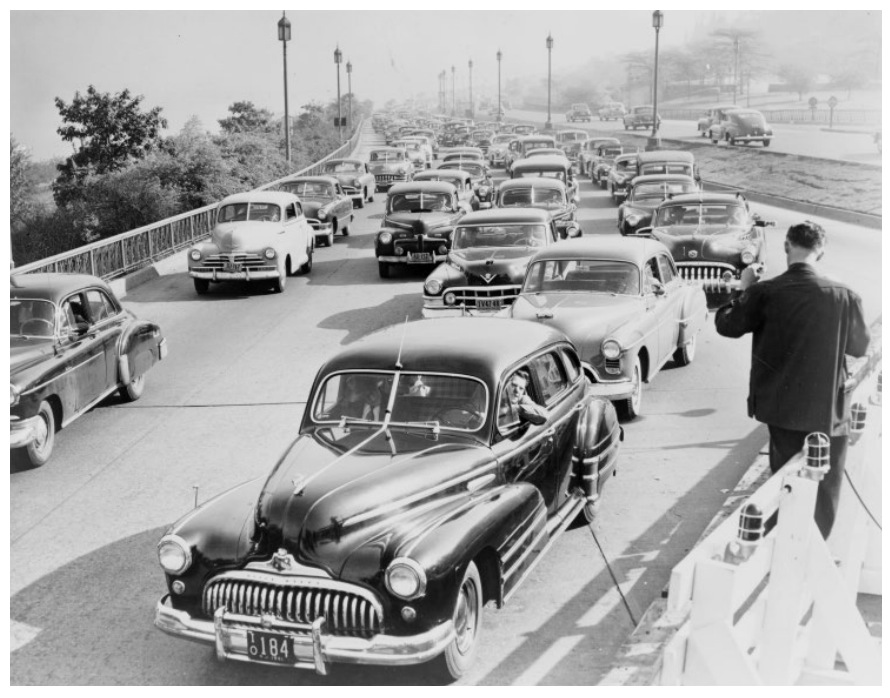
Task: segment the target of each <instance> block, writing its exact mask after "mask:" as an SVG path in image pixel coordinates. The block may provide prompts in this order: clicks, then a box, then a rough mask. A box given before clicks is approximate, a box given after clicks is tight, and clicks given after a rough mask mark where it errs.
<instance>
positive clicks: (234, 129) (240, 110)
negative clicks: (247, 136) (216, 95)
mask: <svg viewBox="0 0 890 698" xmlns="http://www.w3.org/2000/svg"><path fill="white" fill-rule="evenodd" d="M229 114H231V116H227V117H226V118H225V119H220V120H219V125H220V128H222V130H223V132H224V133H245V132H249V131H260V132H268V131H271V130H273V129H274V126H273V125H272V112H270V111H269V110H268V109H257V108H256V107H255V106H254V104H253V102H247V101H244V102H235V103H233V104H231V105H229Z"/></svg>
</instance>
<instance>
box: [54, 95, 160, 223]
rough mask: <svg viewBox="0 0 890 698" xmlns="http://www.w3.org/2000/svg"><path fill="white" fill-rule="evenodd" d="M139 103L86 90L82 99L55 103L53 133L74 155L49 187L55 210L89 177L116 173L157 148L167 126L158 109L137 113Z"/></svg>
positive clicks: (70, 198) (77, 192)
mask: <svg viewBox="0 0 890 698" xmlns="http://www.w3.org/2000/svg"><path fill="white" fill-rule="evenodd" d="M142 100H143V97H142V96H141V95H140V96H138V97H132V96H131V95H130V91H129V90H126V89H125V90H123V91H122V92H120V93H118V94H114V95H113V94H111V93H110V92H99V91H98V90H97V89H96V88H95V87H93V86H92V85H90V86H89V87H88V88H87V93H86V94H85V95H81V94H80V92H76V93H75V94H74V99H73V100H72V102H71V103H70V104H67V103H66V102H64V101H63V100H61V99H60V98H58V97H56V99H55V103H56V108H58V110H59V114H60V115H61V117H62V121H63V125H62V126H60V127H59V128H58V129H57V133H58V134H59V135H60V136H61V137H62V140H63V141H68V142H69V143H71V144H72V145H73V147H74V155H72V156H71V157H70V158H68V159H67V160H66V161H65V162H64V163H63V164H61V165H59V176H58V178H57V179H56V183H55V185H54V187H53V195H54V196H55V199H56V203H57V204H58V205H59V206H64V205H65V204H67V203H68V202H70V201H71V200H72V199H76V198H77V197H78V195H79V189H80V188H81V186H82V185H83V184H84V182H85V181H86V179H87V178H88V177H89V176H90V175H101V174H105V173H108V172H115V171H117V170H120V169H122V168H123V167H125V166H126V165H127V163H128V162H130V161H131V160H139V159H142V158H144V157H145V156H146V155H147V154H148V153H149V152H151V151H152V150H153V149H155V148H157V147H158V146H159V145H160V131H161V129H162V128H166V126H167V121H166V119H164V118H163V117H162V116H161V108H160V107H155V108H153V109H151V110H149V111H147V112H145V111H143V110H142V109H141V107H140V104H141V102H142Z"/></svg>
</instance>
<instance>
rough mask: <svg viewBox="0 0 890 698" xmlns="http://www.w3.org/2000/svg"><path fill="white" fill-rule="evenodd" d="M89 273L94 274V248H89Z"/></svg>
mask: <svg viewBox="0 0 890 698" xmlns="http://www.w3.org/2000/svg"><path fill="white" fill-rule="evenodd" d="M90 274H92V275H93V276H95V275H96V250H90Z"/></svg>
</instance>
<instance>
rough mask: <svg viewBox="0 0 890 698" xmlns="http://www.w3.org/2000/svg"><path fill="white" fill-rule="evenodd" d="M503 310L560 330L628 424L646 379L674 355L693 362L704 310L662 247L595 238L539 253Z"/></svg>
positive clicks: (697, 292)
mask: <svg viewBox="0 0 890 698" xmlns="http://www.w3.org/2000/svg"><path fill="white" fill-rule="evenodd" d="M506 313H507V314H509V316H510V317H512V318H517V319H521V320H534V321H537V322H539V323H542V324H546V325H549V326H552V327H555V328H557V329H559V330H561V331H563V332H565V333H566V334H567V335H568V336H569V338H570V339H571V340H572V342H574V344H575V346H576V347H578V351H579V353H580V355H581V359H582V360H583V361H584V362H585V370H586V371H588V373H589V376H590V379H591V381H593V386H592V387H593V390H594V391H595V392H596V394H597V395H601V396H603V397H608V398H609V399H611V400H613V401H614V402H615V404H616V406H617V408H618V410H619V414H620V415H621V416H622V417H623V418H625V419H633V418H634V417H636V416H637V415H638V414H640V412H641V410H642V402H643V387H642V386H643V383H644V382H645V383H648V382H650V381H651V380H652V379H653V378H654V377H655V375H656V374H657V373H658V372H659V370H660V369H661V368H662V366H664V365H665V364H666V363H667V362H668V361H670V360H671V358H673V360H674V362H675V363H676V364H678V365H680V366H686V365H687V364H689V363H691V362H692V360H693V358H694V357H695V348H696V340H697V337H698V333H699V331H700V330H701V329H703V328H704V326H705V322H706V321H707V315H708V310H707V304H706V299H705V294H704V292H703V291H702V289H701V286H699V285H696V284H691V283H687V282H685V281H683V279H682V278H681V277H680V275H679V273H678V272H677V268H676V266H675V265H674V261H673V259H671V254H670V252H669V251H668V249H667V248H666V247H665V246H664V245H662V244H661V243H659V242H656V241H655V240H646V239H633V238H621V237H618V236H597V237H595V238H592V239H588V240H584V241H581V240H571V241H567V242H565V243H562V244H560V245H557V246H556V247H552V248H550V249H547V250H542V251H540V252H538V253H537V254H536V255H535V256H534V257H533V258H532V260H531V263H530V264H529V267H528V273H527V274H526V277H525V282H524V283H523V285H522V291H521V293H520V294H519V297H518V298H517V299H516V301H515V302H514V303H513V305H512V306H511V307H510V308H509V309H508V310H507V311H506Z"/></svg>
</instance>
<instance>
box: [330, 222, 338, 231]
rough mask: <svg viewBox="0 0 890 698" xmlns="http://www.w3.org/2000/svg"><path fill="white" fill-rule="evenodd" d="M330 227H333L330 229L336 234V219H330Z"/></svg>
mask: <svg viewBox="0 0 890 698" xmlns="http://www.w3.org/2000/svg"><path fill="white" fill-rule="evenodd" d="M331 226H333V228H332V229H333V231H334V233H336V232H337V228H338V224H337V219H336V218H332V219H331Z"/></svg>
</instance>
